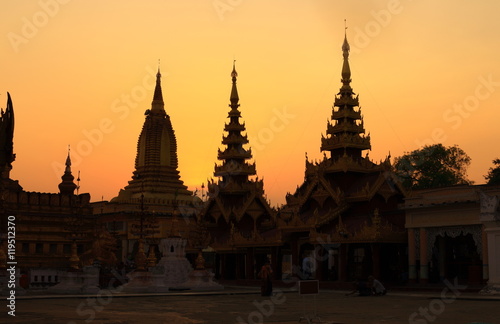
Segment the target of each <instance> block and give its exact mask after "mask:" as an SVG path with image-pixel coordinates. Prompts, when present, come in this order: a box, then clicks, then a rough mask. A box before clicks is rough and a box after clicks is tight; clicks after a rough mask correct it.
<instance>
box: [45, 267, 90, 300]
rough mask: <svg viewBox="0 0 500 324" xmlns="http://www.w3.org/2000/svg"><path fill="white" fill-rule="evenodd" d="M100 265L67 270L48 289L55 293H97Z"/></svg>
mask: <svg viewBox="0 0 500 324" xmlns="http://www.w3.org/2000/svg"><path fill="white" fill-rule="evenodd" d="M99 270H100V268H99V267H95V266H86V267H83V269H82V270H81V271H67V272H65V273H64V274H63V275H62V277H61V281H60V282H59V283H58V284H57V285H55V286H53V287H50V288H48V289H47V292H49V293H54V294H96V293H98V292H99Z"/></svg>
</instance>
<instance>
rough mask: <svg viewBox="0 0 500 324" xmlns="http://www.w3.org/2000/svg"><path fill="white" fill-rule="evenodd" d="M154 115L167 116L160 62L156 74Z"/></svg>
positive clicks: (152, 105)
mask: <svg viewBox="0 0 500 324" xmlns="http://www.w3.org/2000/svg"><path fill="white" fill-rule="evenodd" d="M150 113H152V114H153V115H160V116H165V115H166V112H165V103H164V102H163V94H162V91H161V72H160V62H158V72H157V73H156V85H155V92H154V95H153V102H152V103H151V111H150Z"/></svg>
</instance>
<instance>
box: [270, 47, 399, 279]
mask: <svg viewBox="0 0 500 324" xmlns="http://www.w3.org/2000/svg"><path fill="white" fill-rule="evenodd" d="M349 50H350V48H349V43H348V42H347V38H345V39H344V43H343V45H342V52H343V66H342V73H341V75H342V80H341V81H342V87H341V88H340V91H339V93H338V94H337V96H336V97H335V101H334V104H333V108H332V122H328V124H327V131H326V137H325V136H322V138H321V151H323V152H324V158H323V159H322V160H321V161H319V162H310V161H309V160H308V159H307V156H306V161H305V162H306V163H305V164H306V169H305V181H304V182H303V183H302V184H301V185H300V186H299V187H298V188H297V190H296V191H295V193H294V194H288V195H287V196H286V200H287V204H286V206H285V207H284V208H283V209H282V210H281V211H280V214H279V216H280V217H279V220H278V228H279V230H280V231H281V232H282V239H283V241H284V242H286V246H287V248H288V251H289V253H290V254H291V260H292V266H295V267H299V268H301V269H302V271H304V272H305V274H304V276H305V277H314V278H318V279H322V280H325V279H328V278H331V279H340V280H341V281H346V280H353V279H356V278H366V277H367V276H368V275H370V274H373V275H374V276H376V277H380V276H381V275H383V277H384V278H383V279H385V278H389V277H391V276H392V277H394V276H397V275H398V274H400V273H401V272H403V270H404V269H405V268H406V264H407V259H406V256H405V248H406V240H407V239H406V232H405V228H404V212H403V211H400V210H398V204H401V203H403V198H404V196H405V194H404V190H403V189H402V187H401V186H400V185H399V183H398V181H397V180H396V177H395V176H394V175H393V173H392V171H391V164H390V161H389V157H387V159H386V160H385V161H383V162H381V163H379V164H377V163H374V162H373V161H371V160H370V159H369V158H368V154H366V156H363V154H362V153H363V151H365V150H369V149H371V144H370V136H369V135H368V136H365V135H364V133H365V129H364V126H363V117H362V115H361V109H360V108H359V100H358V96H357V95H355V93H354V92H353V89H352V87H351V85H350V83H351V70H350V67H349ZM327 154H328V155H329V156H327ZM319 256H321V257H319ZM305 258H309V259H306V260H311V259H312V260H315V261H314V262H313V264H309V265H307V266H306V265H305V264H304V259H305ZM306 268H309V269H306ZM284 271H285V270H284ZM289 271H291V269H289ZM309 272H310V273H311V274H309Z"/></svg>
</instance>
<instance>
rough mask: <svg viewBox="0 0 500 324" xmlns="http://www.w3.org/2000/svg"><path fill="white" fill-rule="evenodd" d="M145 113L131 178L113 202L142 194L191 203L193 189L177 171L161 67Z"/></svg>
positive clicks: (123, 200)
mask: <svg viewBox="0 0 500 324" xmlns="http://www.w3.org/2000/svg"><path fill="white" fill-rule="evenodd" d="M145 115H146V120H145V121H144V125H143V127H142V131H141V134H140V136H139V141H138V143H137V156H136V158H135V171H134V172H133V175H132V180H131V181H129V184H128V186H126V187H125V188H124V189H123V190H120V193H119V194H118V197H115V198H113V199H112V200H111V202H127V201H130V199H142V197H143V198H145V199H154V198H158V199H167V200H176V201H177V202H181V203H182V201H184V202H188V201H189V202H192V192H191V191H189V190H187V187H186V186H185V185H184V183H183V182H182V180H181V179H180V175H179V171H178V170H177V167H178V160H177V141H176V138H175V133H174V130H173V128H172V122H171V121H170V116H169V115H168V114H167V113H166V112H165V104H164V102H163V94H162V90H161V73H160V69H159V68H158V73H157V74H156V87H155V91H154V95H153V102H152V103H151V109H148V110H146V112H145Z"/></svg>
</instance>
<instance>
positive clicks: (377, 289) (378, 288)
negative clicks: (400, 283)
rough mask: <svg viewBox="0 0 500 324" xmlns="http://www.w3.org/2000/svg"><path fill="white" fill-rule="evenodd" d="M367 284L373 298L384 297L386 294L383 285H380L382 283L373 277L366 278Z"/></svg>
mask: <svg viewBox="0 0 500 324" xmlns="http://www.w3.org/2000/svg"><path fill="white" fill-rule="evenodd" d="M368 283H369V285H370V287H371V288H372V291H373V294H374V295H375V296H380V295H385V294H386V293H387V290H386V289H385V287H384V285H382V283H381V282H380V281H378V280H377V279H375V278H374V277H373V276H369V277H368Z"/></svg>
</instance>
